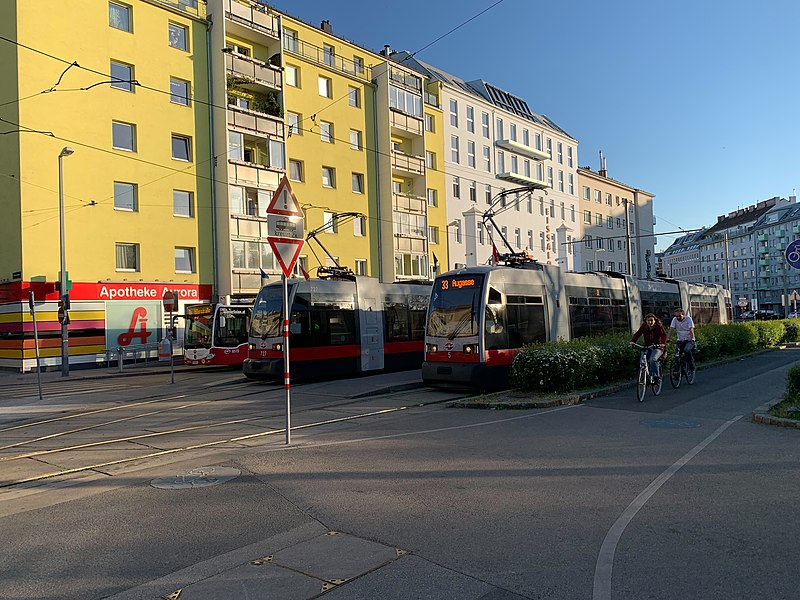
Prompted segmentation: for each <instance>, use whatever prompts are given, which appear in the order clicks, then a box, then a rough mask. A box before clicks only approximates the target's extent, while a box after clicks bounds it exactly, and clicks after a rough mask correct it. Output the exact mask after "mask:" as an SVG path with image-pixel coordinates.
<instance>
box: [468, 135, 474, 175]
mask: <svg viewBox="0 0 800 600" xmlns="http://www.w3.org/2000/svg"><path fill="white" fill-rule="evenodd" d="M467 165H468V166H470V167H472V168H473V169H474V168H475V142H472V141H469V142H467Z"/></svg>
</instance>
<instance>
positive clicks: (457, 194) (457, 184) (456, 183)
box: [453, 177, 461, 198]
mask: <svg viewBox="0 0 800 600" xmlns="http://www.w3.org/2000/svg"><path fill="white" fill-rule="evenodd" d="M453 198H461V179H460V178H459V177H453Z"/></svg>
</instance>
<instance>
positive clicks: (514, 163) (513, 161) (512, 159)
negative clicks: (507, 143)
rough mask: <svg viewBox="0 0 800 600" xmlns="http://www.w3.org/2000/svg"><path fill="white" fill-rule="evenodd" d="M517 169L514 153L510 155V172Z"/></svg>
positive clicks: (517, 164)
mask: <svg viewBox="0 0 800 600" xmlns="http://www.w3.org/2000/svg"><path fill="white" fill-rule="evenodd" d="M518 169H519V162H518V159H517V155H516V154H512V155H511V172H512V173H517V172H518Z"/></svg>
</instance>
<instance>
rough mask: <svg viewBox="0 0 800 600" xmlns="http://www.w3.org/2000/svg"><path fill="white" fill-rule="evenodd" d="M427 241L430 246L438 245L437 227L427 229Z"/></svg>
mask: <svg viewBox="0 0 800 600" xmlns="http://www.w3.org/2000/svg"><path fill="white" fill-rule="evenodd" d="M428 241H429V242H430V243H431V244H438V243H439V228H438V227H428Z"/></svg>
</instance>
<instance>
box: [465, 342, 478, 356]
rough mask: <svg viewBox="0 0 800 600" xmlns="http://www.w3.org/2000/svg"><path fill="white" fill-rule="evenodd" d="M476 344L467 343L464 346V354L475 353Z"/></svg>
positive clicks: (476, 350) (476, 351)
mask: <svg viewBox="0 0 800 600" xmlns="http://www.w3.org/2000/svg"><path fill="white" fill-rule="evenodd" d="M477 353H478V344H467V345H465V346H464V354H477Z"/></svg>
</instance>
